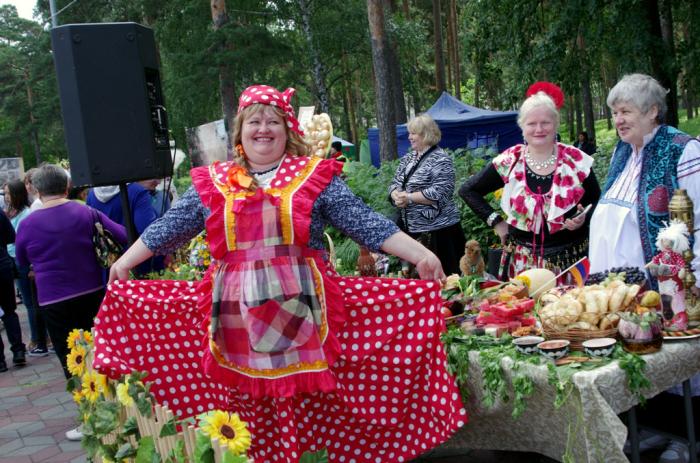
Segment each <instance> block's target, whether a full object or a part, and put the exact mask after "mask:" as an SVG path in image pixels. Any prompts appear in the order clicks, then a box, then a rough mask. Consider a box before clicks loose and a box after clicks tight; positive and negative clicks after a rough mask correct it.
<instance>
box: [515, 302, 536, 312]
mask: <svg viewBox="0 0 700 463" xmlns="http://www.w3.org/2000/svg"><path fill="white" fill-rule="evenodd" d="M517 305H518V307H522V309H523V312H529V311H531V310H532V309H534V308H535V300H534V299H523V300H522V301H520V302H518V304H517Z"/></svg>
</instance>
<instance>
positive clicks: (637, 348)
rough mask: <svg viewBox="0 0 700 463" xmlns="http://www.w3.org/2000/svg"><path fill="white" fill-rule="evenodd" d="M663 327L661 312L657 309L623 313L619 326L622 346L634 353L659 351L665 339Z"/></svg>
mask: <svg viewBox="0 0 700 463" xmlns="http://www.w3.org/2000/svg"><path fill="white" fill-rule="evenodd" d="M663 327H664V323H663V319H662V317H661V314H660V313H658V312H657V311H656V310H649V311H648V312H644V313H642V314H637V313H625V314H622V315H621V317H620V323H619V325H618V327H617V328H618V330H619V334H620V339H621V343H622V348H623V349H625V350H626V351H627V352H632V353H634V354H651V353H654V352H658V351H659V350H660V349H661V345H662V344H663V341H664V336H663Z"/></svg>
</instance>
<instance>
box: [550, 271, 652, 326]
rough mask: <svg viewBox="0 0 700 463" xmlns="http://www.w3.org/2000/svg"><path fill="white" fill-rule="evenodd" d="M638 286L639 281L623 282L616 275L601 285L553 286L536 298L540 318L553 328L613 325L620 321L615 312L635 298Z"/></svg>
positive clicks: (623, 308)
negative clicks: (538, 300)
mask: <svg viewBox="0 0 700 463" xmlns="http://www.w3.org/2000/svg"><path fill="white" fill-rule="evenodd" d="M639 290H640V286H639V285H636V284H635V285H627V284H625V283H624V282H622V281H621V280H617V279H616V280H612V281H609V282H608V283H606V284H605V285H591V286H584V287H583V288H572V289H566V288H554V289H552V290H550V291H548V292H546V293H544V294H543V295H542V297H541V298H540V303H541V304H542V308H541V309H540V311H539V317H540V321H541V322H542V325H543V326H544V327H545V328H548V329H551V330H553V331H566V330H570V329H579V330H598V329H600V330H607V329H611V328H615V327H616V326H617V324H618V323H619V321H620V314H619V312H620V311H623V310H625V308H627V307H629V306H630V305H631V304H632V303H633V302H634V301H635V298H636V296H637V294H638V293H639Z"/></svg>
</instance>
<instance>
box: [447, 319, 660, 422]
mask: <svg viewBox="0 0 700 463" xmlns="http://www.w3.org/2000/svg"><path fill="white" fill-rule="evenodd" d="M441 340H442V342H443V343H444V344H445V350H446V352H447V369H448V371H449V372H450V373H451V374H453V375H455V378H456V380H457V384H458V385H459V386H460V387H461V389H462V393H465V392H466V388H465V387H464V386H465V385H466V383H467V382H468V381H469V379H470V378H469V364H470V362H469V352H471V351H475V352H478V359H479V366H480V367H481V371H482V374H483V376H482V377H481V378H479V381H478V383H479V384H481V385H482V388H483V390H482V394H483V401H484V405H485V406H487V407H492V406H494V405H495V404H496V403H497V401H501V402H508V401H509V400H510V398H511V394H510V391H509V388H508V383H507V380H506V376H505V372H506V369H509V370H510V372H511V375H512V381H511V387H512V391H513V412H512V415H513V418H517V417H519V416H520V415H522V413H523V411H524V410H525V407H526V400H527V398H528V397H530V396H531V395H532V393H533V392H534V382H533V380H532V378H531V377H530V376H528V374H527V369H526V368H524V367H525V366H526V365H528V364H529V365H535V366H537V365H546V367H547V369H548V382H549V384H550V385H551V386H552V387H553V388H554V390H555V398H554V404H553V405H554V407H555V408H560V407H561V406H562V405H564V404H565V403H567V401H568V399H569V397H570V396H571V393H572V392H573V390H574V384H573V381H572V376H573V375H574V374H576V373H577V372H579V371H585V370H592V369H595V368H598V367H600V366H603V365H607V364H609V363H611V362H613V361H618V363H619V366H620V368H621V369H622V370H623V371H624V372H625V374H626V375H627V380H628V385H629V388H630V392H632V393H633V394H635V395H636V396H637V398H638V400H639V401H640V402H643V401H644V396H643V395H642V391H643V390H644V389H645V388H647V387H648V386H649V379H648V378H647V377H646V375H645V373H644V369H645V366H646V363H645V362H644V359H643V358H642V357H640V356H639V355H636V354H631V353H627V352H625V351H624V350H622V348H621V347H619V346H618V347H617V348H616V349H615V352H614V353H613V356H612V358H608V359H596V360H594V361H588V362H585V363H579V362H573V363H569V364H566V365H561V366H556V365H555V364H554V363H553V362H551V361H548V360H545V359H543V358H542V357H540V356H532V355H530V356H527V355H522V354H520V353H519V352H518V351H517V350H515V346H514V345H513V344H512V342H511V340H512V338H511V337H510V336H503V337H501V338H493V337H491V336H470V335H466V334H465V333H464V332H462V330H461V329H460V328H459V327H458V326H454V325H453V326H450V327H448V329H447V331H446V332H445V333H443V335H442V337H441ZM506 357H507V358H508V359H509V360H508V361H507V363H504V359H505V358H506ZM504 365H507V366H504Z"/></svg>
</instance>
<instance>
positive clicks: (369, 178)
mask: <svg viewBox="0 0 700 463" xmlns="http://www.w3.org/2000/svg"><path fill="white" fill-rule="evenodd" d="M398 165H399V160H398V159H397V160H394V161H391V162H385V163H383V164H382V165H381V166H380V167H379V169H377V168H376V167H374V166H373V165H370V164H364V163H361V162H347V163H346V165H345V167H344V168H343V175H344V176H345V182H346V183H347V184H348V186H349V187H350V189H351V190H352V191H353V193H355V194H356V195H357V196H359V197H360V198H362V200H363V201H364V202H365V203H367V205H368V206H369V207H371V208H372V209H373V210H374V211H376V212H379V213H380V214H382V215H384V216H386V217H392V216H393V214H394V213H395V212H396V210H395V208H394V207H393V206H392V205H391V203H390V202H389V185H390V184H391V181H392V180H393V178H394V175H395V174H396V169H397V167H398Z"/></svg>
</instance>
